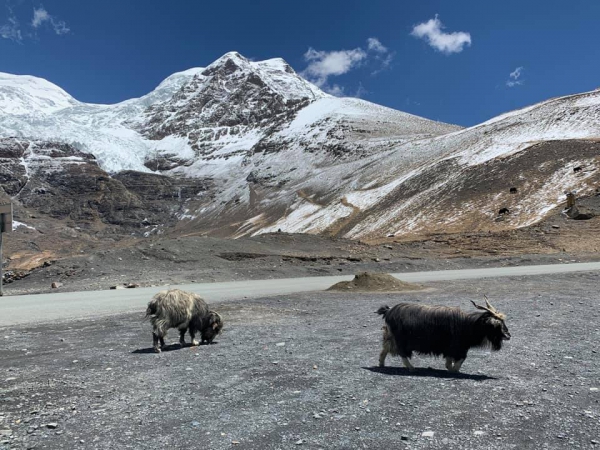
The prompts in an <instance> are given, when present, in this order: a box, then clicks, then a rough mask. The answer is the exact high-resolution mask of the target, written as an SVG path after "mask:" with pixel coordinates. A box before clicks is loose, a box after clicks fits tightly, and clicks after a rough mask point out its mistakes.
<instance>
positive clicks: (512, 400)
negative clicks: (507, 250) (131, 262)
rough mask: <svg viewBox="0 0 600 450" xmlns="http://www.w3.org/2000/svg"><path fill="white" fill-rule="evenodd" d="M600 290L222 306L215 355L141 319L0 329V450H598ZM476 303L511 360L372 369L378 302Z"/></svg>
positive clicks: (584, 282)
mask: <svg viewBox="0 0 600 450" xmlns="http://www.w3.org/2000/svg"><path fill="white" fill-rule="evenodd" d="M599 281H600V274H598V273H576V274H565V275H560V276H557V275H553V276H551V277H549V276H537V277H521V278H512V279H507V278H502V279H484V280H476V281H460V282H458V281H457V282H444V283H441V282H440V283H431V284H429V285H428V286H429V287H432V288H434V289H433V290H428V291H424V292H413V293H409V294H364V293H360V294H358V293H354V294H339V293H330V292H328V293H310V294H302V295H293V296H287V297H272V298H262V299H255V300H244V301H239V302H233V303H227V304H223V305H218V304H215V305H213V306H214V307H215V309H217V310H218V311H219V312H220V313H221V314H222V315H223V317H224V319H225V320H226V328H225V333H224V334H223V335H222V336H220V337H219V339H218V342H217V343H216V344H213V345H207V346H200V347H195V348H191V347H186V348H183V349H179V348H178V346H176V345H172V346H170V347H169V349H168V350H169V351H164V352H163V353H161V354H158V355H157V354H154V353H151V352H150V346H151V334H150V327H149V324H148V323H143V322H141V320H140V319H141V317H142V312H140V314H137V315H127V316H118V317H116V316H115V317H109V318H102V319H98V320H95V321H92V320H86V321H74V322H65V323H61V324H53V325H40V326H37V327H25V328H22V327H19V328H8V329H7V328H5V329H0V339H2V342H3V345H2V348H0V361H2V364H1V366H0V383H1V384H0V449H2V450H4V449H11V448H47V449H63V448H64V449H66V448H68V449H70V448H81V449H115V448H119V449H126V448H127V449H128V448H135V449H164V448H207V449H224V448H239V449H243V448H247V449H285V448H312V449H360V448H365V449H367V448H368V449H379V448H401V449H402V448H407V449H421V448H427V449H437V448H440V449H442V448H443V449H451V448H454V449H482V448H485V449H496V448H497V449H528V448H532V449H537V448H549V449H565V448H600V443H598V442H600V404H599V401H600V391H599V389H600V364H599V362H598V353H597V351H598V350H599V348H598V342H600V329H599V328H600V326H599V325H598V319H600V313H599V312H598V309H597V302H598V300H597V299H598V282H599ZM483 293H486V294H487V295H488V296H489V297H490V299H491V301H492V303H493V304H494V305H495V306H496V307H497V308H498V309H499V310H501V311H503V312H505V313H506V314H507V316H508V318H507V325H508V327H509V329H510V331H511V333H512V335H513V338H512V340H511V341H510V342H508V343H507V344H506V346H505V348H504V349H503V350H502V351H500V352H498V353H494V354H490V353H489V351H487V350H473V351H471V352H470V354H469V357H468V358H467V360H466V361H465V363H464V365H463V367H462V371H463V373H462V374H458V375H452V374H450V373H448V372H447V371H445V370H443V368H444V364H443V360H441V359H433V358H427V357H416V358H415V359H414V360H413V364H415V365H416V366H417V367H419V368H420V369H419V370H418V371H416V372H414V373H409V372H407V371H406V370H405V369H404V368H402V367H401V366H402V364H401V361H400V360H399V359H396V358H392V359H389V358H388V364H389V365H390V366H391V367H388V368H384V369H379V368H377V367H376V364H377V357H378V353H379V350H380V339H381V325H382V321H381V318H380V317H379V316H377V315H375V314H374V313H373V311H374V310H375V309H376V308H377V307H378V306H380V305H381V304H385V303H387V304H390V305H392V304H395V303H397V302H400V301H407V300H410V301H415V302H421V303H427V304H441V305H460V306H462V307H464V308H469V305H470V303H469V301H468V300H469V299H473V300H477V301H479V300H481V297H482V295H483ZM188 339H189V338H188ZM176 341H177V333H176V332H174V330H173V331H172V332H171V334H170V335H169V338H168V342H172V343H174V342H176ZM597 443H598V444H597ZM596 444H597V445H596Z"/></svg>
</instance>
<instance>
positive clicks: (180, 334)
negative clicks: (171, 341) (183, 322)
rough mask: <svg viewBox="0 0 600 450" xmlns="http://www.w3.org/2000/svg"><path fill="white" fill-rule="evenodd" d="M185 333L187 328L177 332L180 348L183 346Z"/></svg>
mask: <svg viewBox="0 0 600 450" xmlns="http://www.w3.org/2000/svg"><path fill="white" fill-rule="evenodd" d="M186 331H187V328H184V329H183V330H179V345H181V346H182V347H184V346H185V332H186Z"/></svg>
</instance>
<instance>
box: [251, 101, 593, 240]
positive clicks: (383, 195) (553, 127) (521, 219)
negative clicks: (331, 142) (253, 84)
mask: <svg viewBox="0 0 600 450" xmlns="http://www.w3.org/2000/svg"><path fill="white" fill-rule="evenodd" d="M599 140H600V91H598V90H597V91H593V92H589V93H584V94H579V95H572V96H567V97H562V98H557V99H552V100H548V101H545V102H542V103H540V104H537V105H533V106H531V107H527V108H524V109H522V110H519V111H513V112H510V113H507V114H504V115H502V116H500V117H499V118H495V119H492V120H490V121H487V122H485V123H483V124H481V125H478V126H475V127H472V128H468V129H464V130H460V131H456V132H453V133H448V134H444V135H441V136H437V137H433V138H428V139H421V140H414V141H409V142H404V143H400V144H399V145H396V146H394V148H393V149H392V150H391V151H389V152H387V153H385V154H383V155H379V156H376V157H373V158H371V159H367V160H364V161H363V163H364V166H362V167H361V168H360V172H358V173H356V174H354V175H353V176H352V177H351V178H347V179H344V178H342V180H345V181H343V182H342V183H340V184H339V185H338V186H337V187H336V189H335V192H336V193H335V195H333V196H332V197H333V200H329V201H326V202H323V203H322V204H321V205H319V206H318V207H314V206H315V202H312V203H311V204H310V205H309V203H308V202H307V201H306V200H300V199H297V200H296V202H295V204H294V209H297V210H302V211H303V214H302V215H301V217H300V218H299V217H298V215H297V214H289V212H288V213H287V214H286V215H285V216H282V217H281V218H280V219H279V220H277V221H276V222H275V223H273V224H272V225H270V226H265V227H263V228H261V229H259V230H255V231H253V232H255V233H261V232H265V231H274V230H277V229H282V230H285V231H290V232H311V233H318V232H328V231H332V226H333V225H334V224H336V223H337V225H336V226H335V227H333V231H334V232H335V234H339V235H343V236H346V237H353V238H357V237H361V238H364V237H377V236H379V237H381V236H385V235H387V234H390V233H393V234H405V233H413V232H417V233H426V232H451V231H465V230H479V229H505V228H515V227H521V226H526V225H529V224H531V223H534V222H536V221H538V220H540V219H541V218H543V217H544V215H545V214H547V213H548V212H549V211H550V210H552V209H553V208H555V207H556V206H557V205H559V204H560V203H562V202H564V192H565V191H569V190H577V191H579V194H580V195H582V194H589V193H593V192H595V191H596V189H597V188H598V187H599V186H600V174H599V168H600V145H599V144H598V141H599ZM409 155H413V158H410V157H409ZM575 167H577V168H579V169H580V170H578V171H575V170H574V168H575ZM330 187H331V186H330ZM510 188H514V189H515V190H516V192H513V194H511V193H510ZM321 195H322V194H321ZM329 195H330V196H331V192H330V193H329ZM317 197H318V195H317ZM313 200H314V198H313ZM342 200H343V203H344V204H345V205H350V206H351V208H346V211H345V212H344V213H340V206H339V204H340V202H342ZM502 208H506V209H508V211H509V212H508V213H507V214H506V215H502V216H500V215H499V214H498V211H499V210H500V209H502ZM326 218H329V220H324V219H326Z"/></svg>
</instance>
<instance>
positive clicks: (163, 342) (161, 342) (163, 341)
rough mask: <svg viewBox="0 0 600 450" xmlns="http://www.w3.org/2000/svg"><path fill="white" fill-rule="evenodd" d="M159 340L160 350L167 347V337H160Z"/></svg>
mask: <svg viewBox="0 0 600 450" xmlns="http://www.w3.org/2000/svg"><path fill="white" fill-rule="evenodd" d="M158 340H159V341H160V348H163V347H164V346H165V337H164V336H158Z"/></svg>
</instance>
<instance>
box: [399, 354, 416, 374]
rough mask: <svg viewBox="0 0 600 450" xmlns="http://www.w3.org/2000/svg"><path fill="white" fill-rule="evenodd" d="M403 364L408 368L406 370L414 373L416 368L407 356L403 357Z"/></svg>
mask: <svg viewBox="0 0 600 450" xmlns="http://www.w3.org/2000/svg"><path fill="white" fill-rule="evenodd" d="M402 362H403V363H404V367H406V368H407V369H408V370H410V371H411V372H412V371H413V370H415V366H413V365H412V364H411V363H410V359H408V358H407V357H406V356H403V357H402Z"/></svg>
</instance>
